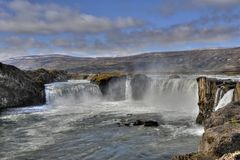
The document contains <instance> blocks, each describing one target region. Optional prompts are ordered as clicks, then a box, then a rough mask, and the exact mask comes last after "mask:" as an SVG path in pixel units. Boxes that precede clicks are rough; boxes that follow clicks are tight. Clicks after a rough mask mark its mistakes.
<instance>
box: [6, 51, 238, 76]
mask: <svg viewBox="0 0 240 160" xmlns="http://www.w3.org/2000/svg"><path fill="white" fill-rule="evenodd" d="M239 53H240V47H234V48H220V49H219V48H218V49H196V50H185V51H169V52H149V53H142V54H138V55H132V56H124V57H74V56H68V55H58V54H57V55H56V54H54V55H47V56H25V57H19V58H12V59H8V60H5V61H3V63H6V64H11V65H15V66H16V67H19V68H21V69H24V70H33V69H38V68H45V69H61V70H66V71H69V72H73V73H98V72H109V71H123V72H154V73H155V72H156V73H210V72H215V73H221V72H234V73H239V72H240V71H239V70H240V54H239Z"/></svg>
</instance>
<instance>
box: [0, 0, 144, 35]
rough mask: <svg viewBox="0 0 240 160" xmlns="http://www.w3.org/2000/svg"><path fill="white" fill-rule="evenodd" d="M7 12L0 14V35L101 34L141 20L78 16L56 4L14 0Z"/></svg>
mask: <svg viewBox="0 0 240 160" xmlns="http://www.w3.org/2000/svg"><path fill="white" fill-rule="evenodd" d="M5 7H6V8H7V9H8V10H9V11H6V10H3V9H2V11H1V7H0V32H14V33H45V34H50V33H58V32H77V33H85V32H103V31H108V30H113V29H122V28H128V27H136V26H139V25H141V24H142V22H141V21H139V20H135V19H133V18H131V17H119V18H117V19H115V20H111V19H109V18H107V17H96V16H93V15H89V14H84V13H80V12H78V11H75V10H71V9H69V8H67V7H61V6H58V5H55V4H41V5H40V4H33V3H30V2H29V1H27V0H26V1H22V0H15V1H12V2H10V3H7V4H6V6H5Z"/></svg>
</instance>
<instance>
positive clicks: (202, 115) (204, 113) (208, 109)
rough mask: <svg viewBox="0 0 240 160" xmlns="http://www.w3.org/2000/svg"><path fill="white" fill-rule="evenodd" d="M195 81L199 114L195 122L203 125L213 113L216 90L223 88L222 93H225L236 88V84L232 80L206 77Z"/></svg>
mask: <svg viewBox="0 0 240 160" xmlns="http://www.w3.org/2000/svg"><path fill="white" fill-rule="evenodd" d="M197 81H198V96H199V102H198V105H199V114H198V116H197V119H196V122H197V123H198V124H203V123H204V121H205V120H206V119H207V118H209V117H210V115H211V113H212V112H213V111H214V108H215V97H216V94H217V89H218V88H223V92H224V93H226V92H227V91H229V90H230V89H234V88H236V82H235V81H232V80H219V79H215V78H206V77H199V78H197ZM236 97H237V95H236ZM219 100H220V99H219Z"/></svg>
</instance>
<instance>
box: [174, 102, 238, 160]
mask: <svg viewBox="0 0 240 160" xmlns="http://www.w3.org/2000/svg"><path fill="white" fill-rule="evenodd" d="M239 111H240V102H232V103H230V104H228V105H227V106H225V107H223V108H220V109H218V110H217V111H215V112H213V113H211V116H210V117H209V118H208V119H206V120H205V123H204V127H205V132H204V134H203V136H202V138H201V141H200V144H199V147H198V153H194V154H187V155H182V156H175V157H174V158H173V159H174V160H205V159H207V158H208V157H209V158H210V160H211V158H212V160H217V159H219V160H225V159H226V160H230V159H227V158H228V157H231V156H232V157H233V156H234V157H236V156H239V154H234V152H237V151H239V149H240V121H239V120H240V116H239V113H240V112H239ZM199 155H204V156H205V158H202V157H199Z"/></svg>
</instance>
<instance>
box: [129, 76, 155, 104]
mask: <svg viewBox="0 0 240 160" xmlns="http://www.w3.org/2000/svg"><path fill="white" fill-rule="evenodd" d="M150 82H151V78H149V77H147V76H146V75H143V74H137V75H134V76H133V78H132V80H131V87H132V98H133V99H134V100H141V99H143V97H144V95H145V93H146V91H147V90H148V88H149V87H150Z"/></svg>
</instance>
